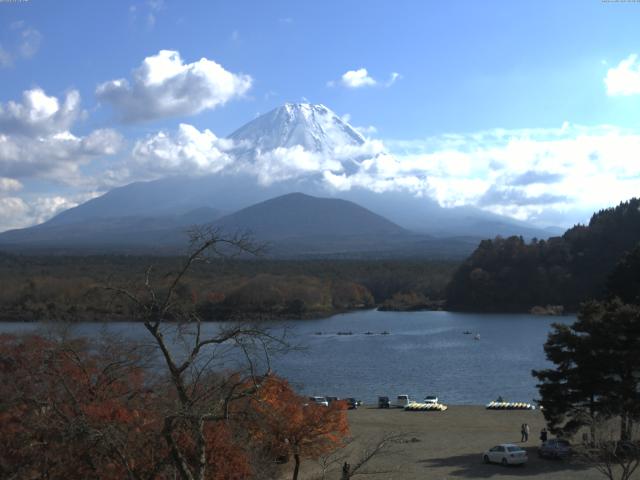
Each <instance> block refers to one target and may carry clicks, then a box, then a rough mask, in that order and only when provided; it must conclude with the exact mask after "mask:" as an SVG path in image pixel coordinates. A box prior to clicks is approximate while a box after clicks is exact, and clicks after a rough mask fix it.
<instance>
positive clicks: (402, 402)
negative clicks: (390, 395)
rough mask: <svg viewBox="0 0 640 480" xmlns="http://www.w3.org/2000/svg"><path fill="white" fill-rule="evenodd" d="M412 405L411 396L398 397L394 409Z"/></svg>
mask: <svg viewBox="0 0 640 480" xmlns="http://www.w3.org/2000/svg"><path fill="white" fill-rule="evenodd" d="M410 403H411V399H409V395H398V396H397V397H396V401H395V402H394V403H393V406H394V407H397V408H404V407H406V406H407V405H409V404H410Z"/></svg>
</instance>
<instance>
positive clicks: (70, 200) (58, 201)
mask: <svg viewBox="0 0 640 480" xmlns="http://www.w3.org/2000/svg"><path fill="white" fill-rule="evenodd" d="M95 196H96V195H95V194H90V195H86V194H85V195H79V196H77V195H76V196H70V197H65V196H62V195H53V196H41V197H37V198H34V199H32V200H25V199H24V198H21V197H15V196H7V197H1V196H0V232H3V231H5V230H11V229H14V228H25V227H29V226H31V225H37V224H39V223H42V222H45V221H47V220H49V219H50V218H51V217H53V216H55V215H57V214H58V213H60V212H62V211H64V210H67V209H69V208H73V207H75V206H77V205H79V204H80V203H82V202H85V201H87V200H89V199H90V198H92V197H95Z"/></svg>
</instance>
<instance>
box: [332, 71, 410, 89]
mask: <svg viewBox="0 0 640 480" xmlns="http://www.w3.org/2000/svg"><path fill="white" fill-rule="evenodd" d="M401 78H402V75H400V74H399V73H398V72H391V75H389V80H387V81H386V82H384V83H380V82H378V81H377V80H376V79H375V78H373V77H372V76H371V75H369V72H368V71H367V69H366V68H359V69H357V70H349V71H347V72H345V73H343V74H342V77H340V80H338V81H337V82H336V81H335V80H331V81H329V82H327V86H328V87H335V86H336V85H342V86H343V87H347V88H362V87H374V86H384V87H390V86H391V85H393V84H394V83H396V81H397V80H399V79H401Z"/></svg>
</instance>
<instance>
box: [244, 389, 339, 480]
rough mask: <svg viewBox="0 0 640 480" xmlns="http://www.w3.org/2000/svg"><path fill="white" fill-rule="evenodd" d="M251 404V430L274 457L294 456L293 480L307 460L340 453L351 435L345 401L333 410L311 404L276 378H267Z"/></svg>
mask: <svg viewBox="0 0 640 480" xmlns="http://www.w3.org/2000/svg"><path fill="white" fill-rule="evenodd" d="M249 404H250V407H249V408H248V409H246V410H247V411H250V412H252V416H251V417H249V421H248V423H247V427H248V429H249V430H250V431H251V433H252V435H253V438H254V439H255V440H256V441H257V442H258V443H260V444H261V445H263V448H266V449H268V450H269V451H270V452H272V455H274V457H275V456H278V457H281V458H290V457H293V460H294V468H293V476H292V478H293V480H296V479H297V478H298V475H299V473H300V466H301V463H302V460H303V459H305V458H306V459H318V458H319V457H320V456H322V455H326V454H328V453H330V452H332V451H334V450H336V449H337V448H339V447H341V446H343V444H344V440H345V438H346V437H347V436H348V434H349V424H348V422H347V415H346V408H347V407H346V404H345V403H344V402H342V401H337V402H332V403H331V405H330V406H329V407H325V406H322V405H317V404H315V403H313V402H311V403H310V402H309V399H308V398H306V397H302V396H300V395H298V394H297V393H296V392H295V391H293V389H292V388H291V386H290V385H289V383H288V382H287V381H286V380H284V379H281V378H278V377H275V376H268V377H267V379H266V380H265V381H264V382H263V383H262V386H261V388H260V391H259V392H258V394H257V395H256V396H255V397H252V398H251V399H250V400H249Z"/></svg>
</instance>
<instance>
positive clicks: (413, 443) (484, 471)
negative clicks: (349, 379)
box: [284, 406, 640, 480]
mask: <svg viewBox="0 0 640 480" xmlns="http://www.w3.org/2000/svg"><path fill="white" fill-rule="evenodd" d="M349 423H350V426H351V433H352V436H353V437H354V438H355V440H354V442H353V443H352V444H351V445H349V446H348V447H346V448H345V449H343V450H342V451H340V452H337V454H336V457H337V461H336V462H335V464H334V465H332V467H331V468H330V469H328V470H327V474H326V477H325V478H326V479H327V480H334V479H335V480H339V479H340V467H341V465H342V463H344V461H345V460H346V461H348V462H349V463H352V464H353V463H356V462H357V460H358V458H359V457H360V456H361V455H362V452H363V451H364V450H366V448H367V446H370V445H372V444H374V443H376V441H377V440H378V439H380V438H381V437H382V436H383V435H385V434H390V433H403V434H406V437H405V439H403V440H402V442H399V443H394V444H393V446H392V448H391V451H388V452H386V453H385V454H383V455H380V456H376V457H375V458H374V459H373V460H372V461H371V462H370V463H369V464H368V466H367V468H366V471H368V472H372V474H370V475H366V476H357V477H355V478H367V479H372V480H382V479H388V480H391V479H393V480H413V479H437V480H443V479H458V478H467V479H471V478H479V479H485V478H496V479H501V480H509V479H516V478H520V479H522V478H531V479H549V480H554V479H569V480H570V479H580V480H591V479H594V480H595V479H602V478H604V477H602V475H601V474H600V473H599V472H598V471H596V470H595V469H593V468H588V467H586V466H584V465H580V464H579V463H578V462H572V461H560V460H546V459H540V458H538V456H537V453H536V449H537V447H538V444H539V440H538V438H539V434H540V430H541V429H542V428H543V427H544V419H543V417H542V414H541V413H540V412H539V411H538V410H535V411H513V410H511V411H506V410H502V411H494V410H486V409H485V408H484V407H480V406H452V407H450V408H449V410H447V411H446V412H405V411H404V410H401V409H391V410H379V409H377V408H374V407H361V408H359V409H358V410H352V411H350V412H349ZM523 423H528V424H529V426H530V428H531V435H530V437H529V442H527V443H524V444H522V445H523V446H524V448H525V449H526V450H527V451H528V453H529V461H528V463H527V464H526V465H525V466H507V467H504V466H501V465H486V464H484V463H483V462H482V452H484V451H485V450H486V449H488V448H490V447H492V446H494V445H496V444H499V443H516V444H519V442H520V426H521V425H522V424H523ZM373 472H378V473H373ZM301 477H302V478H303V479H305V480H311V479H319V478H322V469H321V468H320V467H319V466H318V464H317V463H316V462H313V461H310V460H306V461H304V462H303V463H302V469H301ZM284 478H287V477H286V476H285V477H284ZM288 478H290V477H288ZM638 478H640V477H638Z"/></svg>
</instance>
